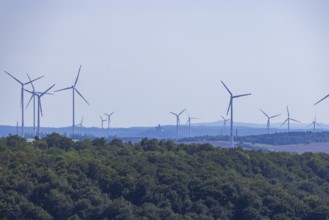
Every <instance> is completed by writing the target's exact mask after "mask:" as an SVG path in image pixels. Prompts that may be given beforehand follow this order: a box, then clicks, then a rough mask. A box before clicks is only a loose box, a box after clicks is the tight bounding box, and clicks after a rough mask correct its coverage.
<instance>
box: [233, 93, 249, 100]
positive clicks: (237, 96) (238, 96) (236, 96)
mask: <svg viewBox="0 0 329 220" xmlns="http://www.w3.org/2000/svg"><path fill="white" fill-rule="evenodd" d="M248 95H251V93H248V94H242V95H235V96H233V98H234V99H235V98H240V97H242V96H248Z"/></svg>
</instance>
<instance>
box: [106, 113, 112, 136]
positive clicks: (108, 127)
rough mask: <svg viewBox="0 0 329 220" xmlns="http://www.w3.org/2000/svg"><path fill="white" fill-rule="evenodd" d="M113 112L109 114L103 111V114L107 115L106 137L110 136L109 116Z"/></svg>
mask: <svg viewBox="0 0 329 220" xmlns="http://www.w3.org/2000/svg"><path fill="white" fill-rule="evenodd" d="M113 113H114V112H112V113H111V114H107V113H104V115H106V116H107V137H110V126H111V116H112V115H113Z"/></svg>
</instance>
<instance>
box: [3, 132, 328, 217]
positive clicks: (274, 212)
mask: <svg viewBox="0 0 329 220" xmlns="http://www.w3.org/2000/svg"><path fill="white" fill-rule="evenodd" d="M1 218H4V219H236V220H238V219H239V220H241V219H253V220H254V219H307V220H314V219H329V155H327V154H322V153H316V154H315V153H304V154H289V153H274V152H270V153H264V152H260V151H246V150H243V149H241V148H234V149H225V148H214V147H212V146H211V145H209V144H190V145H185V144H175V143H174V142H172V141H166V140H163V141H159V140H155V139H152V140H149V139H143V140H142V141H141V142H139V143H136V144H131V143H123V142H122V141H121V140H118V139H114V140H112V141H111V142H106V141H105V139H103V138H98V139H94V140H83V141H77V142H74V141H72V140H71V139H69V138H67V137H63V136H60V135H58V134H55V133H54V134H51V135H48V136H47V137H46V138H44V139H40V140H35V141H34V142H32V143H28V142H27V141H26V140H25V139H22V138H20V137H17V136H9V137H5V138H0V219H1Z"/></svg>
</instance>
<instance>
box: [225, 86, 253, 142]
mask: <svg viewBox="0 0 329 220" xmlns="http://www.w3.org/2000/svg"><path fill="white" fill-rule="evenodd" d="M221 82H222V84H223V86H224V87H225V89H226V90H227V91H228V93H229V94H230V104H229V106H228V109H227V113H226V115H228V112H229V111H230V110H231V134H230V135H231V146H232V147H234V137H233V135H234V134H233V100H234V99H235V98H240V97H243V96H248V95H251V93H248V94H242V95H233V94H232V92H231V91H230V90H229V89H228V87H227V86H226V85H225V83H224V82H223V81H221Z"/></svg>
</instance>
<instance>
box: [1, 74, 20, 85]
mask: <svg viewBox="0 0 329 220" xmlns="http://www.w3.org/2000/svg"><path fill="white" fill-rule="evenodd" d="M5 73H7V74H8V75H9V76H11V77H12V78H13V79H14V80H16V81H17V82H18V83H19V84H21V85H23V83H22V82H21V81H19V80H18V79H17V78H16V77H15V76H13V75H11V74H10V73H8V72H7V71H5Z"/></svg>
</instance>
